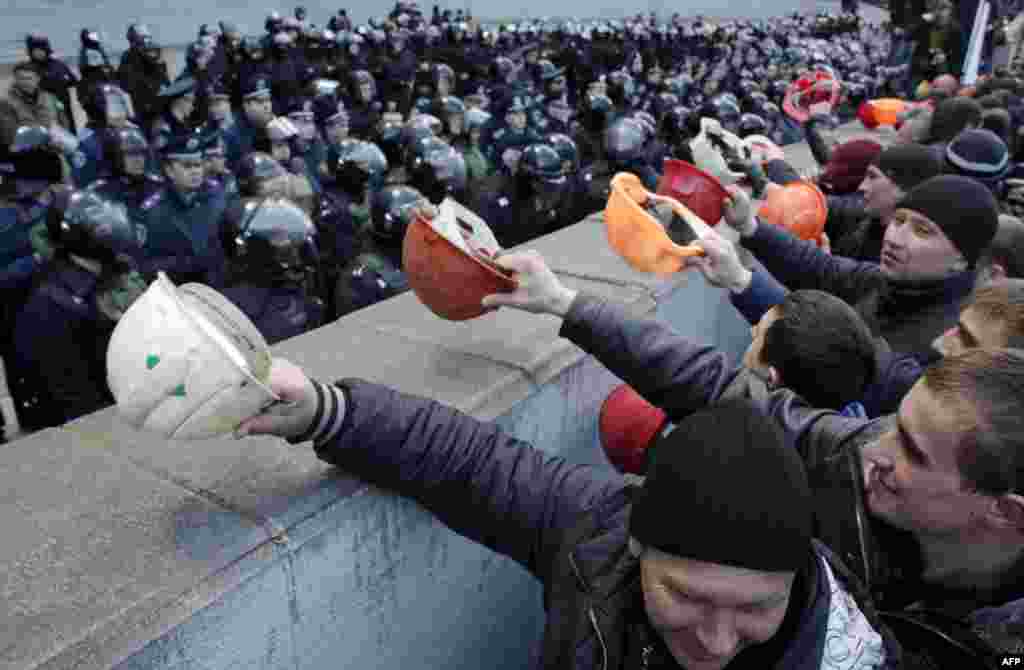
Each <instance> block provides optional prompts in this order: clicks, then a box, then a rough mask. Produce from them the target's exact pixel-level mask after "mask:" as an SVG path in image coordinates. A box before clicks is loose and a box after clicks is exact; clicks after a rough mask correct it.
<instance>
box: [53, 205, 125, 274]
mask: <svg viewBox="0 0 1024 670" xmlns="http://www.w3.org/2000/svg"><path fill="white" fill-rule="evenodd" d="M46 229H47V233H48V234H49V237H50V241H51V242H53V244H54V245H55V246H56V247H58V248H59V249H62V250H63V251H66V252H67V253H72V254H76V255H78V256H82V257H84V258H91V259H94V260H98V261H101V262H103V263H104V264H108V265H111V264H114V263H115V262H117V263H126V264H129V263H130V262H131V260H130V259H131V258H132V257H133V256H134V255H135V254H136V252H138V250H139V249H140V248H141V247H142V240H141V239H139V235H138V231H137V230H136V228H135V226H134V225H132V223H131V221H130V220H129V219H128V212H127V211H126V210H125V208H124V206H123V205H120V204H115V203H113V202H110V201H109V200H106V199H104V198H103V197H101V196H99V195H97V194H96V193H93V192H91V191H75V190H70V189H69V190H62V191H60V192H59V193H58V194H57V197H56V198H55V199H54V202H53V204H52V205H51V207H50V209H49V211H48V212H47V216H46Z"/></svg>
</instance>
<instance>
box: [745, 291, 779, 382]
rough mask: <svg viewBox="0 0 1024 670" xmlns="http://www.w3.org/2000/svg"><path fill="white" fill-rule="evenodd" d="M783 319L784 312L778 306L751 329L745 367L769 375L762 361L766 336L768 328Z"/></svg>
mask: <svg viewBox="0 0 1024 670" xmlns="http://www.w3.org/2000/svg"><path fill="white" fill-rule="evenodd" d="M781 317H782V312H781V310H780V308H779V306H778V305H776V306H775V307H772V308H771V309H770V310H768V311H767V312H765V313H764V316H762V317H761V320H760V321H758V322H757V323H756V324H754V326H752V327H751V329H750V336H751V338H752V339H751V341H750V346H749V347H747V352H746V353H745V354H743V365H744V367H747V368H749V369H751V370H757V371H759V372H764V373H767V371H768V369H767V367H766V366H765V364H764V362H763V361H762V357H763V356H762V354H763V352H764V335H765V333H767V332H768V328H769V327H770V326H771V325H772V324H773V323H775V322H776V321H778V320H779V319H780V318H781Z"/></svg>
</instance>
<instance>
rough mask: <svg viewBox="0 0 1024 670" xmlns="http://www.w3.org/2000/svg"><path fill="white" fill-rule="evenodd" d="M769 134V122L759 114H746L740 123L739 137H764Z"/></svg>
mask: <svg viewBox="0 0 1024 670" xmlns="http://www.w3.org/2000/svg"><path fill="white" fill-rule="evenodd" d="M767 132H768V122H766V121H765V120H764V119H763V118H762V117H760V116H758V115H757V114H749V113H748V114H744V115H743V116H741V117H740V121H739V136H740V137H747V136H749V135H764V134H766V133H767Z"/></svg>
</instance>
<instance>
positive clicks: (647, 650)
mask: <svg viewBox="0 0 1024 670" xmlns="http://www.w3.org/2000/svg"><path fill="white" fill-rule="evenodd" d="M652 651H654V646H653V645H647V646H646V647H644V650H643V651H642V652H641V654H642V655H641V656H640V668H641V670H647V667H648V665H649V664H650V662H651V652H652Z"/></svg>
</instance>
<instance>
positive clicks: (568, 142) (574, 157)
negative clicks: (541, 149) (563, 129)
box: [544, 133, 580, 172]
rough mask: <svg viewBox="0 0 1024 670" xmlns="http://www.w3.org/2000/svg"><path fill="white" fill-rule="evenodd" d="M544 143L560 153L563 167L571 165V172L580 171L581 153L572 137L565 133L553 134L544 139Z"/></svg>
mask: <svg viewBox="0 0 1024 670" xmlns="http://www.w3.org/2000/svg"><path fill="white" fill-rule="evenodd" d="M544 143H545V144H547V145H548V146H550V147H551V148H552V149H554V150H555V151H556V152H558V156H559V158H561V159H562V163H563V165H564V164H565V163H569V164H570V171H571V172H575V171H576V170H577V169H579V160H580V151H579V148H578V147H577V146H576V142H574V141H573V139H572V138H571V137H569V136H568V135H566V134H564V133H551V134H550V135H548V136H547V137H545V138H544Z"/></svg>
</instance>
